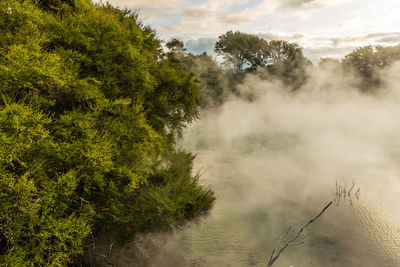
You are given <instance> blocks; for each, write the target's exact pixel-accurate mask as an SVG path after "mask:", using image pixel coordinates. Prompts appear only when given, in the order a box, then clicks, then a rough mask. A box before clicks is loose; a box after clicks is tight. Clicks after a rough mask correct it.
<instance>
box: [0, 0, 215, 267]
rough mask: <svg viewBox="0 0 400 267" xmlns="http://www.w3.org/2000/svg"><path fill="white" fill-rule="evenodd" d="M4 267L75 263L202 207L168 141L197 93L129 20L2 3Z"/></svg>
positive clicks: (206, 199)
mask: <svg viewBox="0 0 400 267" xmlns="http://www.w3.org/2000/svg"><path fill="white" fill-rule="evenodd" d="M0 96H1V97H0V265H6V266H7V265H8V266H34V265H35V266H39V265H40V266H41V265H66V264H68V263H73V262H74V261H75V260H76V259H77V258H78V256H79V255H81V254H83V253H85V251H86V247H85V244H87V242H86V241H87V238H88V236H89V235H91V236H95V237H96V236H99V235H102V234H104V233H107V235H111V236H112V237H113V238H114V239H115V240H116V241H118V242H119V244H121V245H123V244H126V243H127V242H130V241H132V240H133V238H134V236H135V234H136V233H138V232H141V231H149V230H152V231H154V230H160V229H167V228H168V227H170V226H171V225H172V224H174V223H180V222H183V221H185V220H187V219H190V218H193V217H194V216H196V215H198V214H200V213H201V212H203V211H206V210H207V209H209V208H210V206H211V204H212V202H213V200H214V196H213V192H212V191H211V190H209V189H207V188H204V187H203V186H201V185H200V184H199V183H198V179H197V178H196V177H193V176H192V173H191V170H192V162H193V157H192V156H191V155H190V153H185V152H178V151H175V148H174V139H175V136H176V134H179V132H180V131H181V129H182V127H184V126H185V124H186V123H188V122H190V121H192V120H193V119H194V118H196V116H197V112H198V107H199V105H200V104H201V94H200V87H199V84H198V83H197V82H196V80H195V79H194V77H193V74H192V73H191V72H190V71H189V70H188V68H187V67H186V68H185V67H184V66H183V65H177V64H175V63H174V62H172V61H170V60H169V59H168V58H167V57H165V56H163V54H162V52H161V49H160V41H159V40H157V38H156V37H155V32H154V31H153V30H152V29H150V28H148V27H144V26H143V25H141V23H140V22H139V21H138V19H137V15H136V14H135V13H132V12H131V11H129V10H120V9H116V8H114V7H112V6H110V5H100V4H94V3H92V2H90V1H89V0H77V1H61V0H59V1H46V0H41V1H28V0H27V1H23V0H5V1H1V3H0Z"/></svg>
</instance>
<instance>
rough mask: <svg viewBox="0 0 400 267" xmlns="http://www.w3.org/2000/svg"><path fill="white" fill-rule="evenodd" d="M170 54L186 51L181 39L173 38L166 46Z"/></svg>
mask: <svg viewBox="0 0 400 267" xmlns="http://www.w3.org/2000/svg"><path fill="white" fill-rule="evenodd" d="M165 46H166V47H167V48H168V49H169V51H170V52H175V53H183V52H185V51H186V48H185V45H184V44H183V42H182V41H181V40H179V39H176V38H173V39H171V40H170V41H169V42H167V43H166V45H165Z"/></svg>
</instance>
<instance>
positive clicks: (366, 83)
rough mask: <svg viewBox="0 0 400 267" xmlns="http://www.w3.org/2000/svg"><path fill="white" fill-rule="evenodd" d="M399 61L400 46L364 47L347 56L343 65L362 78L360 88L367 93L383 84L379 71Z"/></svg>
mask: <svg viewBox="0 0 400 267" xmlns="http://www.w3.org/2000/svg"><path fill="white" fill-rule="evenodd" d="M399 59H400V46H389V47H383V46H378V47H372V46H364V47H359V48H357V49H356V50H354V51H352V52H351V53H349V54H348V55H346V56H345V58H344V60H343V62H342V63H343V66H344V67H345V68H347V69H350V70H353V71H355V72H356V73H357V74H358V75H359V76H360V77H361V79H362V82H361V84H360V87H361V88H362V89H363V90H364V91H366V90H369V89H371V88H376V87H377V86H379V85H380V84H381V79H380V77H379V70H381V69H383V68H385V67H387V66H389V65H391V64H392V63H393V62H395V61H397V60H399Z"/></svg>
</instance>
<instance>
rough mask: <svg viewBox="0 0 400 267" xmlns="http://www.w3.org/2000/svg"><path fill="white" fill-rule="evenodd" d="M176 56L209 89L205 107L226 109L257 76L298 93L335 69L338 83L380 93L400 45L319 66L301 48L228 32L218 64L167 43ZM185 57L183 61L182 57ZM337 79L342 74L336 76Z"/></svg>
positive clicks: (360, 50)
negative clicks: (312, 77)
mask: <svg viewBox="0 0 400 267" xmlns="http://www.w3.org/2000/svg"><path fill="white" fill-rule="evenodd" d="M166 47H167V48H168V49H169V51H170V52H169V53H170V55H172V54H174V56H175V57H176V58H177V59H179V60H181V61H182V62H183V63H184V64H186V65H187V66H188V67H189V68H190V69H191V70H192V71H193V72H194V73H195V75H196V77H197V78H198V79H199V81H200V82H201V84H202V86H203V90H202V93H203V97H204V103H203V108H207V107H210V106H215V105H218V104H221V103H222V102H223V101H224V99H225V98H226V97H227V96H228V95H230V94H236V95H238V90H237V86H238V85H240V84H241V83H242V82H243V79H244V77H245V76H246V75H247V74H249V73H251V74H253V75H258V76H259V77H260V78H262V79H276V80H279V81H281V82H282V83H283V84H284V85H286V86H287V87H288V88H290V89H291V90H293V91H296V90H298V89H301V87H302V86H303V85H304V84H305V83H306V81H307V79H308V78H309V77H308V73H309V72H307V70H308V71H312V70H315V71H317V70H318V68H323V67H326V66H329V67H330V68H332V69H333V70H334V71H336V72H335V73H332V77H331V78H332V79H335V78H343V77H345V76H353V77H355V78H356V80H358V81H359V82H358V83H357V84H354V87H356V88H359V90H360V91H361V92H374V91H377V90H378V89H379V87H380V86H381V85H382V82H383V81H382V78H381V73H380V71H381V70H383V69H385V68H386V67H388V66H390V65H391V64H392V63H394V62H396V61H398V60H400V45H397V46H388V47H383V46H377V47H372V46H364V47H360V48H357V49H356V50H354V51H352V52H350V53H349V54H347V55H346V56H345V57H344V59H343V60H337V59H333V58H321V61H320V63H319V65H318V66H313V65H312V63H311V61H310V60H309V59H307V58H306V57H305V56H304V54H303V49H302V48H301V47H300V46H299V45H298V44H296V43H292V42H288V41H284V40H269V41H267V40H264V39H262V38H260V37H259V36H257V35H255V34H248V33H243V32H239V31H236V32H233V31H228V32H226V33H225V34H222V35H220V36H219V37H218V40H217V42H216V44H215V52H216V54H217V56H220V57H221V58H222V59H223V62H222V64H218V63H217V61H216V59H215V58H213V57H211V56H210V55H207V54H206V53H205V52H204V53H203V54H201V55H193V54H191V53H188V52H187V51H186V49H185V48H184V44H183V42H182V41H180V40H178V39H172V40H171V41H170V42H168V43H167V45H166ZM177 55H179V56H177ZM334 75H341V76H340V77H335V76H334Z"/></svg>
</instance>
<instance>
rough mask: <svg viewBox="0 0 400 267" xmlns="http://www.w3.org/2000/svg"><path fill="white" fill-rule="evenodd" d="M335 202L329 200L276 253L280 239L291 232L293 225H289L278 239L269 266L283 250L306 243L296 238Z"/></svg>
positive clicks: (268, 266)
mask: <svg viewBox="0 0 400 267" xmlns="http://www.w3.org/2000/svg"><path fill="white" fill-rule="evenodd" d="M332 203H333V202H332V201H331V202H329V204H328V205H326V206H325V207H324V208H323V209H322V211H321V212H320V213H318V215H317V216H315V217H313V218H311V219H310V220H309V221H308V222H307V223H306V224H304V225H303V227H301V228H300V230H299V231H298V232H297V233H296V234H295V235H294V236H293V237H292V238H291V239H290V240H289V241H288V242H286V243H285V244H284V245H283V246H282V247H281V249H279V251H278V253H277V254H276V255H275V252H276V250H277V248H278V245H279V243H280V241H281V240H282V239H283V238H284V237H285V236H287V235H288V234H289V232H290V229H291V227H289V229H288V230H287V231H286V232H285V233H284V234H283V235H282V236H281V238H280V239H279V240H278V242H277V244H276V245H275V246H274V249H273V250H272V255H271V257H270V259H269V262H268V264H267V267H270V266H272V264H274V262H275V261H276V260H277V259H278V258H279V256H280V255H281V254H282V252H283V251H284V250H285V249H287V248H288V247H289V246H295V245H301V244H304V240H303V241H300V242H296V240H297V239H298V238H299V237H301V236H302V233H303V231H304V229H305V228H307V226H309V225H310V224H311V223H313V222H314V221H315V220H316V219H318V218H319V217H320V216H321V215H322V214H323V213H324V212H325V211H326V210H327V209H328V208H329V206H330V205H331V204H332Z"/></svg>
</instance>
